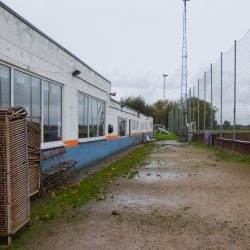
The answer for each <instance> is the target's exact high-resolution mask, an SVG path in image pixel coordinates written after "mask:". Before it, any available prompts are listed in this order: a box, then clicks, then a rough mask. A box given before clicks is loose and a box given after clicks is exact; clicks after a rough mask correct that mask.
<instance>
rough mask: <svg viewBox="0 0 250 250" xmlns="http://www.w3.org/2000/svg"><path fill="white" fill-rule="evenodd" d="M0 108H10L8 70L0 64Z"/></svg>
mask: <svg viewBox="0 0 250 250" xmlns="http://www.w3.org/2000/svg"><path fill="white" fill-rule="evenodd" d="M0 106H6V107H10V68H9V67H6V66H4V65H1V64H0Z"/></svg>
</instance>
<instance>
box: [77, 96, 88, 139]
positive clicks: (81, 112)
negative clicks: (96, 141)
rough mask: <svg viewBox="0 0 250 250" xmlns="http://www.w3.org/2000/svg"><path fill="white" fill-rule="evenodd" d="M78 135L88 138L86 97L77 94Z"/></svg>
mask: <svg viewBox="0 0 250 250" xmlns="http://www.w3.org/2000/svg"><path fill="white" fill-rule="evenodd" d="M78 137H79V138H88V97H87V96H84V95H80V94H79V95H78Z"/></svg>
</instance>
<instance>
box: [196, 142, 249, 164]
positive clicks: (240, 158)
mask: <svg viewBox="0 0 250 250" xmlns="http://www.w3.org/2000/svg"><path fill="white" fill-rule="evenodd" d="M194 146H196V147H200V148H208V149H210V150H213V151H216V156H217V157H219V158H221V159H224V160H227V161H231V162H238V163H248V164H249V165H250V157H249V155H246V154H241V153H238V152H235V154H233V151H228V150H225V149H223V150H220V149H216V147H215V146H212V147H208V146H207V145H206V144H204V143H201V142H197V141H195V142H194Z"/></svg>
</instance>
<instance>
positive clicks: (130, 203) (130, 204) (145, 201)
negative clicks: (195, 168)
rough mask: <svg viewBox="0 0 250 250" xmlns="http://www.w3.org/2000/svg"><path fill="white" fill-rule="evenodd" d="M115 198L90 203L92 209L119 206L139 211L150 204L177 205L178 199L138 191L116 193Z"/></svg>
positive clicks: (144, 209)
mask: <svg viewBox="0 0 250 250" xmlns="http://www.w3.org/2000/svg"><path fill="white" fill-rule="evenodd" d="M114 196H115V199H108V200H106V201H103V202H102V203H101V204H102V205H101V206H100V205H99V204H100V203H96V202H94V203H92V205H94V206H91V207H92V210H99V211H103V212H107V211H108V210H115V209H119V208H124V207H125V208H128V209H131V208H132V209H135V210H140V211H147V210H149V209H150V206H151V205H154V206H155V205H157V204H165V205H166V206H171V207H176V206H178V205H179V203H178V202H180V201H179V200H176V198H174V197H172V198H170V197H159V198H157V197H152V196H147V195H141V194H139V193H136V192H133V194H131V193H127V192H126V193H118V194H114ZM90 204H91V203H90Z"/></svg>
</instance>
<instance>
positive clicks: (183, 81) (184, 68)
mask: <svg viewBox="0 0 250 250" xmlns="http://www.w3.org/2000/svg"><path fill="white" fill-rule="evenodd" d="M187 1H190V0H183V2H184V11H183V43H182V77H181V110H180V116H181V119H180V122H181V124H180V126H183V125H184V124H183V106H184V103H183V100H184V102H185V125H186V126H187V36H186V13H187V11H186V4H187Z"/></svg>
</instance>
